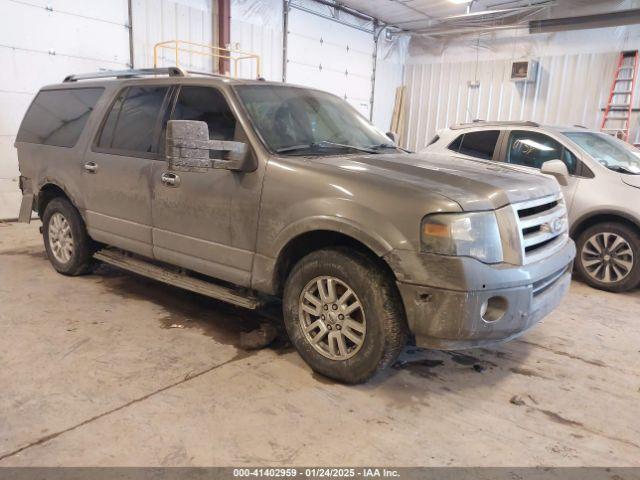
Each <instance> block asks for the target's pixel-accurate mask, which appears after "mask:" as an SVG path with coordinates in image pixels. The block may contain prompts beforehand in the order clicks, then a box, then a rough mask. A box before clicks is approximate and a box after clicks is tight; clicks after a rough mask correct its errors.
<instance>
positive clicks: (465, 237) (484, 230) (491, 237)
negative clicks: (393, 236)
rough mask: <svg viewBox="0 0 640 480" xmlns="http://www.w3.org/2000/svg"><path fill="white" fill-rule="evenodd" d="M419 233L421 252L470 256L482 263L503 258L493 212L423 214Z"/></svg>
mask: <svg viewBox="0 0 640 480" xmlns="http://www.w3.org/2000/svg"><path fill="white" fill-rule="evenodd" d="M420 232H421V238H422V251H423V252H429V253H437V254H440V255H453V256H464V257H473V258H477V259H478V260H480V261H482V262H485V263H499V262H502V261H503V254H502V242H501V241H500V230H499V229H498V221H497V219H496V215H495V213H494V212H470V213H436V214H433V215H427V216H426V217H424V218H423V219H422V228H421V229H420Z"/></svg>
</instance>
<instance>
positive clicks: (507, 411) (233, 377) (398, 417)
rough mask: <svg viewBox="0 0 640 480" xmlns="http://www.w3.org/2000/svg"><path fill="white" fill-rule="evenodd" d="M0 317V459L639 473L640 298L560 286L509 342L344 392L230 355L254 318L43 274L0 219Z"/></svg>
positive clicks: (278, 357)
mask: <svg viewBox="0 0 640 480" xmlns="http://www.w3.org/2000/svg"><path fill="white" fill-rule="evenodd" d="M0 306H1V308H0V329H1V330H0V332H1V334H0V366H1V368H0V466H9V465H13V466H17V465H48V466H57V465H65V466H75V465H101V466H104V465H120V466H125V465H141V466H147V465H166V466H169V465H227V466H228V465H233V466H236V465H299V466H300V465H364V466H366V465H371V464H374V465H379V466H380V465H393V466H411V465H425V466H427V465H429V466H431V465H438V466H444V465H456V466H515V465H517V466H534V465H553V466H560V465H589V466H593V465H599V466H631V465H633V466H640V421H639V419H640V360H639V358H640V315H639V314H638V312H639V311H640V292H639V291H635V292H632V293H629V294H624V295H613V294H608V293H604V292H599V291H596V290H592V289H591V288H589V287H587V286H585V285H583V284H581V283H578V282H574V283H573V285H572V290H571V293H570V295H569V296H568V298H567V299H566V301H565V302H564V304H563V305H562V306H561V308H560V309H559V310H557V311H556V312H554V313H553V314H552V315H551V316H550V317H549V318H547V319H546V320H545V321H544V322H543V323H542V324H541V325H539V326H538V327H537V328H535V329H534V330H533V331H531V332H530V333H528V334H527V335H526V336H524V337H522V338H521V339H520V340H517V341H513V342H511V343H508V344H505V345H502V346H500V347H499V348H496V349H491V350H472V351H468V352H464V354H462V353H460V354H458V353H456V354H451V353H450V354H447V353H443V352H436V351H418V350H416V349H411V348H408V349H407V350H406V351H405V353H404V354H403V360H404V362H406V363H403V362H401V363H400V364H399V365H398V368H396V369H393V370H391V371H390V372H389V373H387V374H385V375H382V376H378V377H377V378H375V379H374V381H372V382H370V383H368V384H366V385H362V386H358V387H347V386H342V385H337V384H333V383H331V382H329V381H327V380H325V379H323V378H321V377H318V376H316V375H313V374H312V373H311V371H310V370H309V368H308V367H307V366H306V365H305V364H304V363H303V362H302V360H301V359H300V358H299V357H298V355H297V354H296V353H295V352H294V351H292V350H291V349H290V348H285V347H282V346H279V347H271V348H266V349H263V350H258V351H253V352H244V351H241V350H239V349H238V348H236V347H235V346H234V345H237V342H238V337H239V333H240V332H241V331H246V330H251V329H252V328H253V327H254V326H255V325H256V324H257V322H258V321H259V320H260V319H259V317H258V316H257V315H256V314H252V313H249V312H246V311H243V310H240V309H235V308H232V307H229V306H226V305H223V304H220V303H217V302H214V301H210V300H208V299H204V298H202V297H198V296H197V295H193V294H190V293H186V292H183V291H180V290H177V289H174V288H171V287H168V286H163V285H161V284H158V283H154V282H152V281H147V280H144V279H141V278H138V277H135V276H132V275H129V274H126V273H123V272H120V271H117V270H114V269H109V268H106V267H104V268H101V269H100V270H99V271H98V273H97V274H94V275H91V276H86V277H76V278H68V277H64V276H61V275H58V274H56V273H55V272H54V271H53V269H52V268H51V267H50V265H49V263H48V261H47V260H46V258H45V255H44V249H43V247H42V241H41V237H40V235H39V234H38V223H37V222H34V223H33V224H31V225H21V224H15V223H0ZM172 325H181V326H183V327H184V328H171V326H172Z"/></svg>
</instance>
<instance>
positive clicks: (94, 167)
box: [84, 162, 98, 173]
mask: <svg viewBox="0 0 640 480" xmlns="http://www.w3.org/2000/svg"><path fill="white" fill-rule="evenodd" d="M84 169H85V170H86V171H87V172H89V173H96V172H97V171H98V164H97V163H96V162H87V163H85V164H84Z"/></svg>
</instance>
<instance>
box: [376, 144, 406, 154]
mask: <svg viewBox="0 0 640 480" xmlns="http://www.w3.org/2000/svg"><path fill="white" fill-rule="evenodd" d="M367 148H372V149H374V150H385V149H389V150H402V151H403V152H405V153H411V152H410V151H409V150H407V149H406V148H402V147H399V146H398V145H394V144H393V143H378V144H377V145H368V146H367Z"/></svg>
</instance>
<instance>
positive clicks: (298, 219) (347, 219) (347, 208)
mask: <svg viewBox="0 0 640 480" xmlns="http://www.w3.org/2000/svg"><path fill="white" fill-rule="evenodd" d="M327 212H331V213H327ZM287 217H288V218H289V221H287V222H286V223H285V224H284V227H283V228H281V229H279V231H277V232H272V234H273V233H275V235H273V243H272V246H271V248H269V249H268V252H266V254H267V255H268V256H271V257H273V258H278V256H279V254H280V252H281V251H282V249H283V248H284V247H285V246H286V245H287V243H289V242H290V241H291V240H292V239H294V238H295V237H297V236H299V235H302V234H304V233H308V232H313V231H318V230H327V231H331V232H337V233H341V234H343V235H347V236H349V237H351V238H353V239H355V240H357V241H359V242H360V243H362V244H364V245H366V246H367V247H368V248H369V249H370V250H372V251H373V252H374V253H375V254H376V255H378V256H383V255H384V254H386V253H388V252H389V251H391V250H392V249H394V248H401V247H402V246H405V248H407V245H408V244H409V240H408V239H407V238H406V237H405V236H404V235H403V233H402V232H401V231H400V230H399V229H398V228H397V227H396V226H395V225H393V223H391V222H390V221H389V219H388V218H387V217H385V216H383V215H381V214H380V213H378V212H376V211H374V210H372V209H370V208H368V207H365V206H364V205H361V204H358V203H355V202H352V201H349V200H345V199H341V198H315V199H311V200H308V201H305V202H300V203H298V204H296V205H295V206H292V207H291V209H290V211H289V212H288V214H287ZM416 228H419V227H418V226H416Z"/></svg>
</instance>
